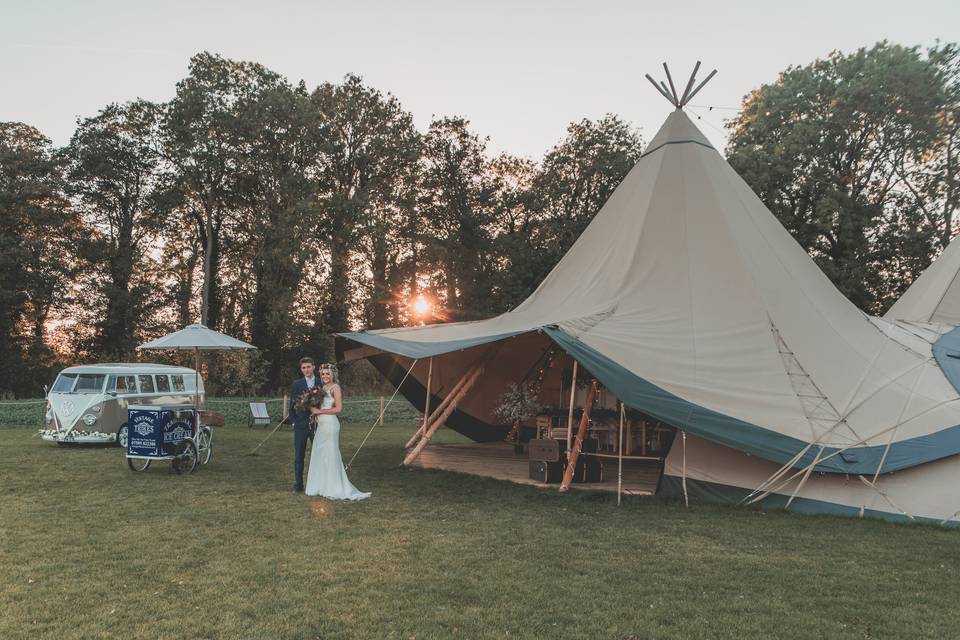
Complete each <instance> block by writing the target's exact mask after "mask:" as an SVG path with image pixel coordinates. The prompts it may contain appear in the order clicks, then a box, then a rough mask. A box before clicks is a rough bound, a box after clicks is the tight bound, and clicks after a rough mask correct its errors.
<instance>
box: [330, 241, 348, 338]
mask: <svg viewBox="0 0 960 640" xmlns="http://www.w3.org/2000/svg"><path fill="white" fill-rule="evenodd" d="M349 266H350V248H349V247H348V246H347V242H346V241H345V240H344V239H343V238H339V237H336V236H334V237H333V238H332V239H331V242H330V278H329V280H328V282H329V284H330V291H329V293H330V296H329V299H328V300H327V308H326V310H325V312H324V324H325V325H326V327H327V329H328V330H330V331H346V330H347V329H349V326H350V324H349V305H350V273H349Z"/></svg>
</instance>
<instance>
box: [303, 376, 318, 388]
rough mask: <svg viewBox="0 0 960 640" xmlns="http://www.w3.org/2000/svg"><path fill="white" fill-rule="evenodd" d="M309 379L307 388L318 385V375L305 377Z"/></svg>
mask: <svg viewBox="0 0 960 640" xmlns="http://www.w3.org/2000/svg"><path fill="white" fill-rule="evenodd" d="M304 380H306V381H307V389H313V388H314V387H315V386H316V385H317V377H316V376H313V377H312V378H304Z"/></svg>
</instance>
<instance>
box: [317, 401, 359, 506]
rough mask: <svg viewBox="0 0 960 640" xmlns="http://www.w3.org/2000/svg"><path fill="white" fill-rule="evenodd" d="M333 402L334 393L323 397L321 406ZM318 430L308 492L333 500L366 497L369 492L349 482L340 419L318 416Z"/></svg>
mask: <svg viewBox="0 0 960 640" xmlns="http://www.w3.org/2000/svg"><path fill="white" fill-rule="evenodd" d="M332 406H333V397H332V396H328V397H326V398H324V400H323V405H321V408H322V409H329V408H330V407H332ZM315 417H316V419H317V432H316V433H315V434H314V436H313V447H312V448H311V449H310V469H309V471H307V488H306V490H305V491H304V493H306V494H307V495H308V496H323V497H324V498H331V499H333V500H363V499H365V498H369V497H370V494H369V493H364V492H363V491H360V490H359V489H357V488H356V487H355V486H353V485H352V484H350V480H349V479H348V478H347V472H346V471H345V470H344V469H343V459H342V458H341V457H340V421H339V420H338V419H337V416H335V415H321V416H315Z"/></svg>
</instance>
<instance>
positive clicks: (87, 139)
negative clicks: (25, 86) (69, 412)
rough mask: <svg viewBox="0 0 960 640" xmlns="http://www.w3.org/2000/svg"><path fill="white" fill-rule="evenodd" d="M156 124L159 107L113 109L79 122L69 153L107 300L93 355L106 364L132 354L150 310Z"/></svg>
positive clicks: (74, 192)
mask: <svg viewBox="0 0 960 640" xmlns="http://www.w3.org/2000/svg"><path fill="white" fill-rule="evenodd" d="M159 119H160V109H159V107H157V105H155V104H153V103H150V102H146V101H142V100H140V101H136V102H130V103H127V104H125V105H116V104H112V105H109V106H107V107H106V108H104V109H103V110H101V111H100V113H99V114H97V115H96V116H94V117H93V118H87V119H84V120H81V121H80V122H79V123H78V127H77V130H76V132H74V134H73V137H72V138H71V139H70V144H69V145H68V146H67V147H66V149H65V150H64V158H65V160H66V163H67V178H68V185H67V192H68V193H69V195H71V196H72V197H74V198H75V199H76V201H77V205H78V206H79V207H80V208H81V210H82V211H83V214H84V216H85V218H86V219H87V222H88V224H89V225H90V226H91V227H92V228H93V229H94V233H93V234H91V236H90V237H91V242H90V243H88V247H87V248H88V252H87V258H88V259H89V260H90V261H91V262H93V263H94V264H95V265H97V268H96V271H97V272H99V271H100V270H101V269H100V267H101V266H102V267H103V271H104V272H105V276H106V277H105V278H104V280H103V281H102V282H99V283H98V285H97V286H98V289H99V291H98V292H90V294H91V297H93V296H96V295H97V294H99V297H101V298H102V299H103V309H102V311H98V312H97V313H96V314H95V316H96V317H97V319H96V321H95V325H96V334H95V337H94V343H93V345H92V347H93V352H94V353H95V354H96V355H98V356H102V357H106V358H109V359H115V360H121V361H122V360H124V359H125V358H126V357H127V356H129V355H131V354H132V353H133V350H134V349H135V348H136V345H137V328H138V322H139V321H140V319H141V318H142V317H143V316H144V315H145V313H146V311H147V310H146V309H145V307H144V302H145V300H146V296H147V293H148V291H149V289H150V283H149V281H148V280H147V278H146V276H147V275H149V274H148V273H145V272H146V271H148V269H149V267H148V265H147V263H149V261H150V260H149V258H148V257H147V256H146V255H145V247H144V243H145V242H146V240H147V238H148V237H149V235H150V233H151V232H152V231H154V230H155V229H156V227H157V220H156V217H155V216H152V215H151V214H152V212H153V206H154V196H155V193H156V189H157V182H158V174H159V167H160V160H161V155H160V149H159V145H160V138H159Z"/></svg>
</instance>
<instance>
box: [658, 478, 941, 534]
mask: <svg viewBox="0 0 960 640" xmlns="http://www.w3.org/2000/svg"><path fill="white" fill-rule="evenodd" d="M751 493H752V491H751V490H750V489H744V488H743V487H735V486H732V485H727V484H720V483H717V482H708V481H706V480H694V479H693V478H687V495H688V496H690V498H692V499H694V500H700V501H702V502H709V503H712V504H724V505H739V504H740V503H741V501H742V500H743V499H744V498H746V497H747V496H748V495H750V494H751ZM657 495H658V496H662V497H666V498H682V497H683V480H682V479H681V478H680V477H679V476H672V475H667V474H663V477H662V478H661V479H660V487H659V488H658V490H657ZM788 499H789V498H788V497H787V496H784V495H780V494H777V493H772V494H770V495H769V496H767V497H766V498H764V499H763V500H760V501H758V503H757V504H758V505H759V506H761V507H763V508H765V509H786V508H787V500H788ZM789 510H790V511H797V512H800V513H812V514H823V515H835V516H848V517H849V516H853V517H859V515H860V509H858V508H857V507H851V506H848V505H845V504H837V503H835V502H827V501H826V500H814V499H813V498H799V497H798V498H794V499H793V502H791V503H790V509H789ZM863 515H864V517H867V518H878V519H880V520H887V521H890V522H911V520H910V518H908V517H907V516H905V515H903V514H902V513H889V512H887V511H878V510H876V509H864V510H863ZM913 521H915V522H928V523H936V524H940V523H941V520H938V519H936V518H923V517H918V516H915V517H914V520H913ZM944 524H946V525H948V526H957V525H960V522H958V521H956V520H950V521H948V522H946V523H944Z"/></svg>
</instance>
